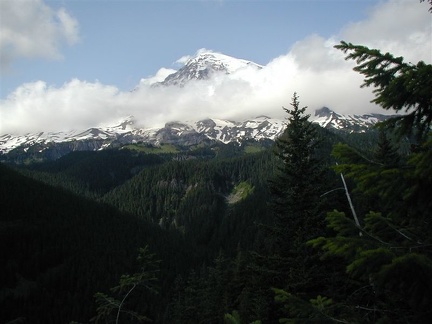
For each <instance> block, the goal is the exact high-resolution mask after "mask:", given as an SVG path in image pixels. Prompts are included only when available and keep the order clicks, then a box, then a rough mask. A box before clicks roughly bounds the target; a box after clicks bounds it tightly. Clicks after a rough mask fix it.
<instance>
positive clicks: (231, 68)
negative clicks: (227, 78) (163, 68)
mask: <svg viewBox="0 0 432 324" xmlns="http://www.w3.org/2000/svg"><path fill="white" fill-rule="evenodd" d="M247 67H252V68H255V69H261V68H262V66H261V65H259V64H256V63H254V62H251V61H247V60H243V59H238V58H235V57H231V56H228V55H225V54H221V53H215V52H212V51H207V50H201V51H198V53H197V55H196V56H194V57H192V58H189V59H188V60H187V61H186V63H185V65H184V66H183V67H182V68H181V69H180V70H178V71H177V72H175V73H172V74H170V75H168V76H167V77H166V78H165V80H164V81H162V82H161V83H160V84H162V85H177V86H184V85H185V84H186V83H187V82H189V81H191V80H206V79H209V78H210V77H211V76H212V75H213V74H215V73H224V74H231V73H234V72H235V71H237V70H239V69H243V68H247Z"/></svg>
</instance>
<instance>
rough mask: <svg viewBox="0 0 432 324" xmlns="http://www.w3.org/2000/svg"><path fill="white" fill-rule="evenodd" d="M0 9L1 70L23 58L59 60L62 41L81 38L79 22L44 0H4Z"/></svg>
mask: <svg viewBox="0 0 432 324" xmlns="http://www.w3.org/2000/svg"><path fill="white" fill-rule="evenodd" d="M0 9H1V10H0V18H1V19H0V29H1V33H0V64H1V67H2V69H6V68H8V67H9V66H10V64H11V63H12V62H13V61H14V60H16V59H17V58H20V57H25V58H49V59H58V58H60V57H61V54H60V50H59V48H60V46H61V45H62V44H63V43H66V44H68V45H73V44H75V43H77V42H78V41H79V31H78V22H77V20H76V19H74V18H73V17H72V16H71V15H70V14H69V13H68V12H66V10H65V9H64V8H61V9H59V10H57V11H55V10H53V9H52V8H51V7H49V6H47V5H46V4H45V3H43V1H42V0H1V1H0Z"/></svg>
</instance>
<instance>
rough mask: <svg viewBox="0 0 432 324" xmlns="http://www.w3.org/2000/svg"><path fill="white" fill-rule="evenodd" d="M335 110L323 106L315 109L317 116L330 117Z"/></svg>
mask: <svg viewBox="0 0 432 324" xmlns="http://www.w3.org/2000/svg"><path fill="white" fill-rule="evenodd" d="M334 113H335V112H334V111H333V110H331V109H330V108H328V107H322V108H320V109H317V110H315V116H316V117H330V116H331V115H332V114H334Z"/></svg>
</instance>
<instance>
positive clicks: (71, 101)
mask: <svg viewBox="0 0 432 324" xmlns="http://www.w3.org/2000/svg"><path fill="white" fill-rule="evenodd" d="M431 18H432V15H431V14H430V13H429V12H428V6H427V3H426V4H425V3H422V4H420V3H419V2H418V1H417V0H390V1H387V2H384V3H381V4H379V5H377V6H376V7H374V8H373V9H371V12H370V14H369V16H368V18H367V19H366V20H364V21H360V22H356V23H352V24H350V25H348V26H345V27H344V28H343V29H342V30H341V31H340V33H339V34H338V35H334V36H333V37H331V38H329V39H325V38H323V37H321V36H319V35H311V36H309V37H307V38H306V39H303V40H301V41H299V42H297V43H296V44H294V45H293V47H292V48H291V50H290V51H289V53H287V54H285V55H282V56H280V57H278V58H275V59H273V60H272V61H271V62H269V63H268V64H267V65H266V66H265V67H264V68H263V69H262V70H255V69H252V68H251V69H244V70H241V71H239V72H238V73H233V74H231V75H219V76H218V77H216V78H214V79H212V80H209V81H196V82H191V83H190V84H187V85H186V86H185V87H184V88H178V87H151V86H150V85H151V84H152V83H154V82H157V81H161V80H163V79H164V77H166V76H167V75H168V74H169V73H171V72H173V71H172V70H170V69H165V68H162V69H161V70H159V72H158V73H157V74H156V75H155V76H152V77H149V78H147V79H143V80H141V82H140V84H139V86H138V87H137V90H136V91H132V92H121V91H119V90H118V89H117V88H116V87H113V86H107V85H103V84H100V83H97V82H96V83H88V82H84V81H79V80H72V81H70V82H67V83H65V84H64V85H63V86H62V87H60V88H53V87H49V86H48V85H46V84H45V83H44V82H42V81H39V82H35V83H29V84H24V85H22V86H20V87H19V88H17V89H16V90H15V91H14V92H13V93H11V94H10V95H9V96H8V98H7V99H5V100H3V101H2V102H1V106H0V112H1V117H0V118H1V125H0V126H1V129H0V133H8V132H13V133H23V132H29V131H39V130H65V129H81V128H85V127H91V126H98V125H100V124H107V123H110V122H113V121H114V120H118V119H121V118H122V117H125V116H128V115H134V116H135V117H136V118H137V119H138V121H139V123H140V124H141V125H142V126H143V127H152V126H162V125H163V124H164V123H165V122H168V121H172V120H197V119H200V118H205V117H214V118H228V119H241V118H249V117H254V116H258V115H269V116H271V117H281V118H283V117H285V113H284V112H283V110H282V109H281V107H282V106H288V105H289V103H290V101H291V97H292V94H293V92H297V94H298V95H299V96H300V103H301V105H302V106H308V107H309V108H310V111H309V112H310V113H312V112H313V110H314V109H316V108H320V107H322V106H328V107H330V108H332V109H333V110H335V111H337V112H340V113H366V112H381V113H385V111H383V110H382V109H380V108H379V107H376V106H374V105H372V104H371V103H370V100H371V99H372V98H373V95H372V89H361V88H360V84H361V83H362V80H363V78H362V76H361V75H359V74H358V73H356V72H353V71H352V67H353V66H354V65H353V62H346V61H345V60H344V54H343V53H341V52H340V51H337V50H335V49H334V48H333V46H334V45H335V44H337V43H338V42H339V40H342V39H343V40H346V41H348V42H352V43H354V44H362V45H365V46H368V47H370V48H379V49H381V50H382V51H383V52H386V51H389V52H391V53H393V54H394V55H396V56H404V57H405V58H406V60H407V61H411V62H417V61H419V60H424V61H426V62H428V63H430V62H431V61H432V58H431V53H432V41H431V35H432V32H431V28H432V26H431ZM187 58H188V57H187V56H184V57H182V58H180V59H179V61H178V62H183V63H184V62H185V60H186V59H187ZM389 113H391V112H389Z"/></svg>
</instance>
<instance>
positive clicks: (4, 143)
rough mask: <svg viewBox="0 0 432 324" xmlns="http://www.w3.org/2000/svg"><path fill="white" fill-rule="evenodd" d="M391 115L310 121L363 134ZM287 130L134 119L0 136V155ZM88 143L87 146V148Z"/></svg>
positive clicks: (266, 121)
mask: <svg viewBox="0 0 432 324" xmlns="http://www.w3.org/2000/svg"><path fill="white" fill-rule="evenodd" d="M389 117H390V116H386V115H379V114H367V115H347V116H346V115H341V114H338V113H335V112H334V111H332V110H330V109H329V108H326V107H324V108H321V109H319V110H317V111H316V112H315V115H314V116H311V118H310V120H312V121H313V122H314V123H317V124H319V125H320V126H322V127H324V128H329V129H337V130H342V131H347V132H364V131H365V130H366V129H367V128H369V127H370V126H372V125H374V124H375V123H377V122H378V121H382V120H385V119H387V118H389ZM285 127H286V121H285V120H281V119H274V118H270V117H267V116H259V117H256V118H252V119H248V120H244V121H230V120H224V119H215V118H208V119H204V120H199V121H188V122H168V123H166V124H165V126H164V127H161V128H146V129H142V128H137V127H135V126H134V121H133V117H131V116H130V117H127V118H125V119H124V120H123V121H122V122H118V123H116V124H115V125H114V126H104V127H99V128H89V129H87V130H81V131H77V130H73V131H66V132H40V133H34V134H25V135H22V136H19V135H10V134H4V135H1V136H0V154H6V153H8V152H10V151H11V150H13V149H15V148H20V149H22V150H24V151H25V150H27V149H28V148H30V147H32V146H35V145H39V147H40V150H43V149H44V148H46V147H48V146H49V145H52V144H53V143H54V144H55V143H80V142H84V141H87V145H83V146H82V147H81V148H80V147H79V145H78V146H77V145H74V146H73V147H72V148H71V149H76V150H78V149H88V148H90V149H93V150H98V149H104V148H107V147H110V146H112V145H114V144H115V145H123V144H128V143H136V142H145V143H150V144H153V145H159V144H161V143H171V144H179V145H184V146H188V145H195V144H199V143H201V142H203V141H220V142H223V143H231V142H237V143H241V142H242V141H244V140H250V139H252V140H258V141H259V140H263V139H269V140H275V139H276V138H277V137H278V136H280V135H281V134H282V133H283V131H284V129H285ZM89 142H92V143H90V145H88V143H89Z"/></svg>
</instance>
